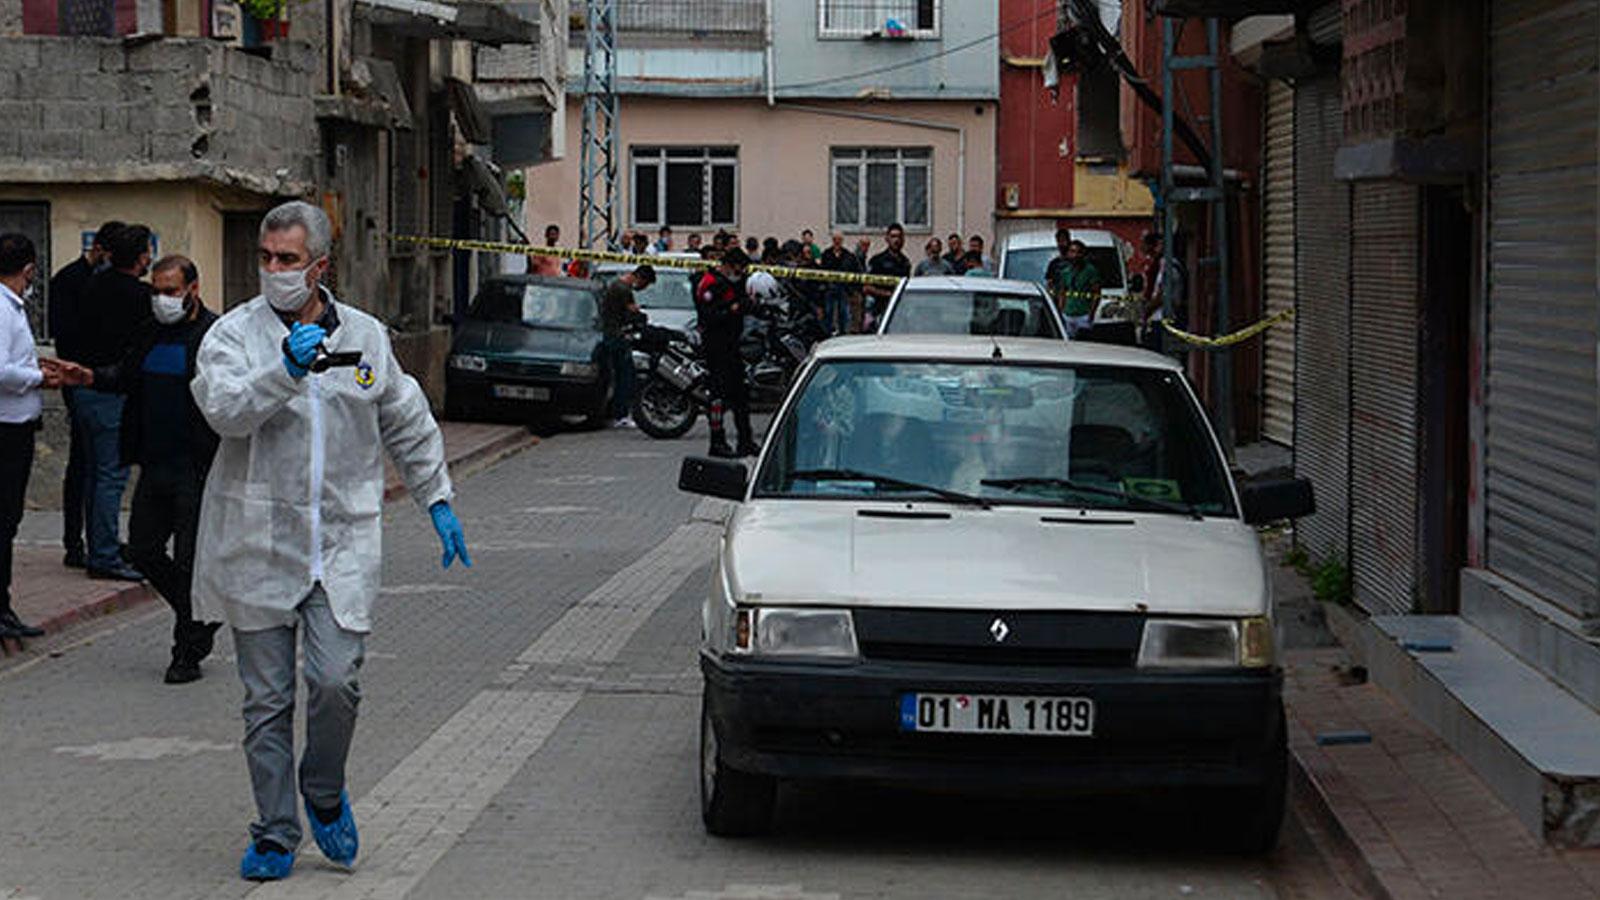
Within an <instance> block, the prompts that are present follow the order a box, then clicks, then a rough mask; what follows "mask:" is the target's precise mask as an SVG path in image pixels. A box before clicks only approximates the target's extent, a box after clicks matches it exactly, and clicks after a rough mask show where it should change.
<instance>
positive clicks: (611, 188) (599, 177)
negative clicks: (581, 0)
mask: <svg viewBox="0 0 1600 900" xmlns="http://www.w3.org/2000/svg"><path fill="white" fill-rule="evenodd" d="M586 3H587V8H588V14H587V16H586V17H585V20H584V44H583V137H582V145H583V150H582V158H581V163H580V167H581V171H580V173H579V176H578V177H579V181H578V246H580V247H586V248H588V247H595V246H600V247H610V246H612V241H614V240H615V239H616V236H617V231H616V228H615V227H614V226H615V224H616V203H617V163H618V152H617V111H618V100H617V29H616V25H617V0H586Z"/></svg>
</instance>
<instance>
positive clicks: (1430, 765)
mask: <svg viewBox="0 0 1600 900" xmlns="http://www.w3.org/2000/svg"><path fill="white" fill-rule="evenodd" d="M1348 661H1349V660H1348V656H1347V655H1346V653H1345V651H1344V650H1343V649H1340V648H1332V649H1315V650H1297V651H1291V652H1290V653H1289V654H1288V659H1287V674H1286V679H1285V685H1284V694H1285V700H1286V703H1287V706H1288V712H1289V746H1290V751H1291V753H1292V756H1293V765H1294V771H1293V777H1294V779H1295V781H1296V782H1297V783H1296V788H1297V790H1298V792H1299V794H1300V795H1301V796H1303V797H1306V798H1307V799H1308V800H1309V805H1310V806H1312V807H1314V808H1315V812H1316V815H1315V816H1314V819H1319V820H1320V821H1316V822H1314V823H1308V830H1312V831H1313V832H1315V833H1316V834H1315V836H1316V837H1317V838H1318V839H1319V840H1318V842H1319V843H1322V844H1326V845H1327V846H1324V847H1323V850H1324V852H1325V853H1327V854H1330V855H1333V856H1335V857H1338V858H1342V859H1343V860H1344V861H1345V862H1346V865H1345V866H1344V867H1343V868H1344V870H1345V872H1347V873H1349V874H1352V875H1353V876H1354V880H1355V881H1356V882H1357V883H1356V884H1355V885H1352V887H1356V888H1358V889H1359V890H1361V891H1362V892H1364V893H1366V894H1369V895H1371V896H1374V897H1378V898H1394V900H1412V898H1452V900H1472V898H1491V897H1496V898H1499V897H1537V898H1540V900H1565V898H1575V900H1576V898H1594V897H1600V850H1564V851H1563V850H1553V849H1550V848H1548V847H1545V846H1544V845H1543V844H1542V842H1541V841H1540V840H1539V839H1538V838H1536V837H1534V835H1532V834H1531V833H1530V832H1529V831H1528V830H1527V829H1526V828H1525V827H1523V825H1522V823H1521V821H1519V820H1518V819H1517V818H1516V816H1515V815H1513V814H1512V812H1511V810H1510V809H1508V808H1507V807H1506V806H1505V805H1504V804H1502V803H1501V802H1500V801H1499V799H1498V798H1496V797H1495V796H1494V794H1493V793H1492V792H1491V791H1490V790H1489V788H1488V786H1487V785H1485V784H1484V783H1483V782H1482V781H1480V780H1479V779H1478V778H1477V776H1476V775H1475V774H1474V773H1473V771H1472V769H1471V768H1470V767H1469V766H1468V765H1467V763H1466V761H1465V760H1463V759H1462V758H1461V757H1460V756H1458V755H1456V753H1454V752H1453V751H1452V750H1451V749H1450V748H1449V746H1447V745H1446V744H1445V743H1444V741H1442V740H1441V739H1440V738H1439V737H1438V735H1436V734H1434V733H1433V732H1432V731H1431V730H1430V729H1429V728H1428V727H1427V726H1426V725H1423V724H1422V723H1420V722H1418V721H1416V720H1415V719H1413V718H1411V717H1410V716H1409V715H1408V714H1407V713H1406V711H1405V709H1404V708H1403V707H1402V706H1401V705H1400V704H1399V703H1397V702H1396V701H1395V700H1394V699H1393V698H1391V697H1390V696H1389V695H1388V694H1387V693H1386V692H1385V691H1384V690H1383V689H1382V688H1380V687H1378V686H1376V685H1373V684H1369V683H1365V682H1364V681H1363V680H1361V679H1360V678H1359V675H1358V674H1357V675H1352V674H1351V673H1350V671H1349V670H1348V668H1347V666H1348ZM1352 731H1354V732H1365V733H1367V734H1370V735H1371V742H1370V743H1348V744H1330V745H1320V744H1318V743H1317V735H1319V734H1324V735H1325V734H1329V733H1334V732H1352Z"/></svg>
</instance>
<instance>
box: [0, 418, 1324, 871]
mask: <svg viewBox="0 0 1600 900" xmlns="http://www.w3.org/2000/svg"><path fill="white" fill-rule="evenodd" d="M703 440H704V438H703V434H702V433H701V432H696V433H695V435H694V437H693V438H692V439H688V440H685V441H682V442H655V441H651V440H649V439H647V438H645V437H644V436H643V435H641V434H638V433H636V432H599V433H588V434H568V435H560V436H556V437H554V438H552V439H550V440H547V441H546V442H544V443H543V444H541V445H540V446H538V447H535V448H533V449H532V450H529V451H527V452H525V453H523V454H520V455H518V456H515V457H512V458H510V459H508V460H505V461H503V462H501V463H500V464H498V465H497V466H495V467H493V468H492V469H489V470H486V471H483V472H480V473H478V474H476V475H472V476H469V477H467V478H466V479H464V480H463V481H462V482H461V483H460V484H458V485H457V490H458V499H457V504H456V505H457V510H458V512H459V513H460V516H461V519H462V521H463V522H464V524H465V528H466V532H467V536H468V541H469V544H470V546H471V548H472V552H473V556H474V558H475V560H476V562H477V566H476V567H475V568H473V569H472V570H470V571H468V572H461V571H457V570H455V569H452V570H451V571H449V572H444V571H441V570H440V569H439V551H438V543H437V539H436V538H435V537H434V534H433V532H432V529H431V527H430V526H429V524H428V522H427V518H426V516H425V515H424V514H423V513H422V512H420V511H419V510H417V509H416V508H415V507H414V506H412V505H410V503H409V502H408V501H401V502H399V503H396V504H392V505H391V508H390V511H389V513H388V515H387V519H388V521H387V524H386V536H385V547H384V584H385V589H384V595H383V599H382V602H381V604H380V607H379V611H378V614H377V617H376V624H375V628H374V632H373V635H372V637H371V639H370V641H369V644H368V649H369V653H368V660H367V664H366V667H365V668H364V670H363V679H362V687H363V700H362V704H363V705H362V713H361V722H360V725H359V728H358V731H357V736H356V741H355V746H354V749H353V752H352V758H351V764H350V792H351V796H352V797H353V798H355V800H356V810H357V818H358V822H359V823H360V825H361V827H362V839H363V846H362V856H361V858H360V860H359V861H358V864H357V867H356V870H355V871H354V873H345V872H341V871H338V870H335V869H333V868H332V867H331V866H329V865H327V864H326V863H325V862H323V860H322V859H321V856H320V854H319V853H318V852H317V850H316V848H315V846H314V845H313V844H311V842H310V840H309V839H308V840H307V842H306V844H305V845H304V846H303V847H302V849H301V854H300V858H299V861H298V863H297V866H296V870H295V874H294V876H293V877H292V878H291V879H289V880H288V881H287V882H284V883H282V884H278V885H270V886H266V887H263V888H257V887H256V886H254V885H252V884H250V883H247V882H243V881H240V880H239V879H238V876H237V864H238V858H239V854H240V852H241V851H242V850H243V848H244V845H245V841H246V831H245V827H246V825H247V823H248V822H249V820H250V818H251V815H252V807H251V801H250V793H249V789H248V781H247V777H246V773H245V768H244V761H243V757H242V754H241V752H240V750H239V746H238V742H239V738H240V736H241V731H242V723H241V720H240V714H239V700H240V697H241V689H240V687H239V685H238V681H237V678H236V677H235V676H234V673H233V671H232V664H233V658H232V644H231V642H230V641H228V640H223V641H222V642H221V643H220V645H219V647H218V652H217V655H216V656H214V657H213V658H212V659H211V660H210V661H208V662H207V664H206V677H205V679H204V680H202V681H201V682H198V683H196V684H192V685H186V686H178V687H170V686H167V685H164V684H162V683H161V673H162V671H163V668H164V666H165V663H166V653H167V646H166V642H167V636H168V630H169V628H170V620H169V618H168V614H167V613H166V611H165V609H164V608H154V607H145V608H143V609H141V610H135V611H131V612H128V613H124V614H121V615H120V616H118V617H113V618H111V619H107V620H103V621H102V622H100V623H97V624H95V625H94V626H91V627H86V628H83V629H80V630H79V631H77V632H74V633H68V634H65V635H61V636H58V637H56V638H52V639H51V640H50V641H48V642H40V643H37V644H35V645H34V646H33V651H32V652H30V653H29V654H25V655H18V656H12V657H10V658H9V659H6V660H5V661H4V662H0V898H38V900H55V898H72V900H78V898H99V897H105V898H144V897H150V898H158V897H159V898H210V897H236V896H246V895H249V896H256V897H262V898H270V897H295V898H298V897H307V898H311V897H317V898H321V897H379V898H399V897H419V898H433V897H470V898H474V900H491V898H560V900H569V898H570V900H577V898H591V897H592V898H628V900H635V898H662V900H665V898H681V900H710V898H729V900H733V898H766V900H822V898H931V897H1052V898H1055V897H1073V898H1098V897H1107V898H1110V897H1118V898H1123V897H1224V898H1251V897H1322V896H1328V897H1338V896H1344V894H1343V893H1342V892H1341V889H1340V888H1339V887H1338V885H1337V883H1336V882H1335V881H1334V879H1333V878H1332V877H1331V876H1330V875H1329V873H1328V870H1327V868H1326V867H1325V866H1324V864H1323V861H1322V860H1321V858H1320V857H1319V856H1318V855H1317V854H1316V853H1315V851H1314V850H1313V849H1312V846H1311V844H1310V842H1309V841H1308V840H1307V838H1306V835H1305V833H1304V831H1303V829H1302V828H1301V826H1300V825H1299V823H1297V822H1293V821H1291V823H1290V824H1289V826H1288V827H1287V829H1286V832H1285V840H1284V845H1283V847H1282V848H1281V849H1280V850H1279V851H1278V853H1277V854H1275V855H1274V856H1272V857H1270V858H1265V859H1261V858H1250V857H1240V856H1237V855H1232V854H1229V853H1227V852H1224V851H1220V850H1215V849H1209V848H1208V847H1207V842H1208V834H1209V832H1208V827H1207V825H1208V821H1207V819H1206V816H1205V810H1203V809H1195V808H1193V807H1189V806H1185V805H1183V804H1179V803H1174V802H1172V799H1171V798H1146V799H1143V800H1130V799H1126V798H1121V799H1110V800H1094V801H1076V802H1063V801H1053V802H1045V801H1035V800H1029V799H1026V798H1023V799H1017V798H985V797H949V796H936V795H916V794H904V793H889V792H881V791H864V790H855V789H844V788H807V789H802V790H786V791H785V792H784V793H783V795H782V797H781V799H780V807H779V817H778V825H777V829H776V831H775V833H774V834H773V835H772V836H770V837H768V838H763V839H760V840H742V841H729V840H720V839H714V838H711V837H708V836H706V835H705V834H704V832H703V831H702V829H701V826H700V821H699V811H698V805H697V804H698V800H697V795H696V742H697V736H696V735H697V727H698V704H699V690H700V686H699V675H698V673H697V671H696V668H695V642H696V639H697V635H698V630H699V625H698V604H699V599H700V597H701V595H702V593H703V591H704V589H705V586H706V583H707V580H708V578H709V568H708V563H709V561H710V559H711V553H712V548H713V546H714V543H715V536H716V534H717V526H716V524H715V520H716V517H717V510H716V509H715V507H714V505H712V504H710V503H697V501H696V499H695V498H692V497H687V496H685V495H682V494H679V493H678V492H677V491H676V490H674V485H675V483H676V469H677V463H678V460H679V458H680V457H681V455H682V454H684V453H686V452H691V451H698V450H700V449H701V447H702V442H703Z"/></svg>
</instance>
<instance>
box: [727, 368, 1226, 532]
mask: <svg viewBox="0 0 1600 900" xmlns="http://www.w3.org/2000/svg"><path fill="white" fill-rule="evenodd" d="M1202 415H1203V414H1202V413H1201V411H1200V409H1199V406H1198V405H1197V404H1196V403H1195V402H1194V399H1193V395H1192V394H1191V393H1190V392H1189V391H1188V389H1187V387H1186V386H1185V385H1184V383H1183V381H1182V380H1181V376H1180V375H1179V374H1178V373H1176V372H1171V371H1165V370H1160V369H1145V368H1137V367H1122V366H1089V365H1076V366H1073V365H1035V364H1026V365H1024V364H1013V363H1006V362H1004V361H994V362H897V361H882V360H837V361H829V362H823V363H820V364H818V365H817V366H816V367H815V368H814V369H813V370H812V371H811V374H810V376H809V377H808V378H807V380H806V382H805V383H804V384H803V385H802V386H801V387H800V388H798V394H797V395H796V396H795V398H794V400H793V401H791V403H790V404H789V405H788V407H787V409H786V411H785V413H784V414H783V417H782V420H781V421H779V422H778V423H777V425H776V427H775V428H774V429H773V432H772V435H773V436H772V438H771V439H770V440H769V446H770V449H769V450H768V452H767V455H766V458H765V459H764V460H763V463H762V468H761V471H760V472H759V473H757V476H756V482H755V496H758V497H789V498H807V499H823V498H852V499H869V498H870V499H885V498H893V499H897V500H901V499H907V498H911V497H917V498H919V499H928V500H935V501H937V500H940V499H946V500H948V499H951V497H953V496H954V495H957V494H959V495H962V496H961V497H957V498H956V499H965V500H971V501H975V502H983V503H992V504H1002V503H1013V504H1028V505H1040V506H1060V507H1071V508H1086V509H1115V510H1129V511H1137V512H1157V513H1174V514H1183V515H1196V514H1203V515H1218V516H1232V515H1234V514H1235V513H1234V505H1233V500H1232V493H1231V491H1230V490H1229V487H1228V481H1227V475H1226V470H1225V469H1224V468H1223V465H1222V462H1221V460H1220V458H1219V457H1218V453H1217V450H1216V445H1215V443H1214V442H1213V441H1212V439H1211V436H1210V432H1209V430H1208V429H1207V428H1206V427H1205V421H1204V419H1203V417H1202Z"/></svg>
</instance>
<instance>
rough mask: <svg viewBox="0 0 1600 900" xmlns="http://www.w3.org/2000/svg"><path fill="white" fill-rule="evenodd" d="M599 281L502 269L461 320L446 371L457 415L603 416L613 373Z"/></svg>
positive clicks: (592, 419)
mask: <svg viewBox="0 0 1600 900" xmlns="http://www.w3.org/2000/svg"><path fill="white" fill-rule="evenodd" d="M601 337H602V336H601V333H600V288H599V286H598V285H597V284H596V283H595V282H592V281H588V280H584V279H578V278H550V277H543V276H535V275H502V276H498V277H495V278H491V279H489V280H488V281H486V282H484V283H483V286H482V287H481V288H479V290H478V296H477V297H475V298H473V301H472V305H471V306H470V307H468V309H467V314H466V316H465V317H464V318H462V319H461V320H460V321H458V322H457V323H456V328H455V336H454V339H453V341H452V342H451V347H450V359H449V361H448V363H447V366H446V371H445V410H446V415H448V416H449V417H450V418H452V419H460V418H470V417H473V416H492V417H495V418H514V419H519V420H522V421H526V422H529V423H530V424H531V423H535V422H541V421H547V420H551V419H554V418H556V417H576V416H581V417H583V419H584V420H585V424H589V425H598V424H600V423H603V422H604V421H605V414H606V403H607V401H609V400H610V398H611V392H612V385H613V383H614V380H613V378H612V374H611V372H610V371H609V367H608V366H607V365H606V364H605V361H604V360H605V356H604V354H603V353H601V351H600V342H601Z"/></svg>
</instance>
